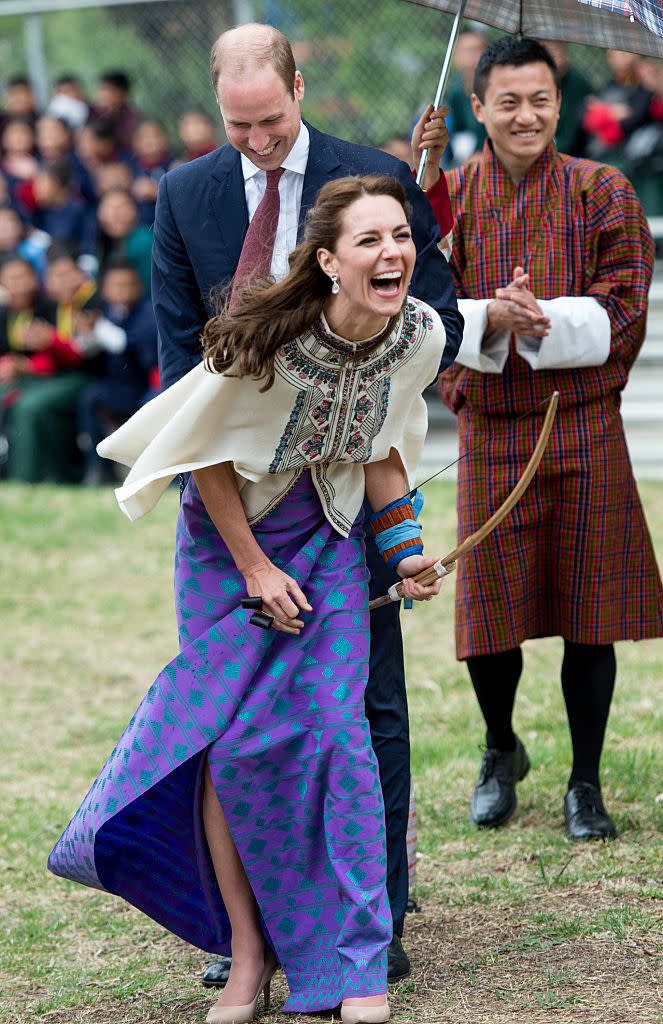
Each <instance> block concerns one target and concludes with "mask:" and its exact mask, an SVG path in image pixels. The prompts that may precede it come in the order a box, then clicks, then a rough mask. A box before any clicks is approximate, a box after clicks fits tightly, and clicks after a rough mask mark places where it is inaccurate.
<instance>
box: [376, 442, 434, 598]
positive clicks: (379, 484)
mask: <svg viewBox="0 0 663 1024" xmlns="http://www.w3.org/2000/svg"><path fill="white" fill-rule="evenodd" d="M364 476H365V479H366V497H367V498H368V501H369V504H370V505H371V508H372V509H373V510H374V511H375V512H378V511H379V510H380V509H383V508H384V507H385V505H389V504H391V502H392V501H397V500H398V498H402V497H403V496H404V495H406V494H407V493H408V490H409V485H408V480H407V476H406V474H405V468H404V466H403V463H402V462H401V457H400V455H399V454H398V452H397V451H396V449H395V448H392V449H391V451H390V452H389V457H388V458H387V459H383V460H382V461H380V462H367V463H366V464H365V465H364ZM436 561H437V558H426V557H425V556H424V555H408V556H407V557H406V558H402V559H401V561H400V562H399V563H398V565H397V567H396V572H397V573H398V575H399V576H400V577H401V578H402V579H403V580H404V582H403V596H404V597H410V598H414V600H415V601H428V600H429V599H430V598H431V597H433V596H434V595H435V594H438V593H439V592H440V587H441V585H442V579H441V578H440V579H438V580H436V581H435V583H431V584H430V585H429V586H425V587H424V586H422V585H421V584H420V583H416V582H415V581H414V580H413V579H410V577H412V576H416V575H417V573H419V572H421V571H422V569H429V568H430V566H431V565H434V564H435V562H436Z"/></svg>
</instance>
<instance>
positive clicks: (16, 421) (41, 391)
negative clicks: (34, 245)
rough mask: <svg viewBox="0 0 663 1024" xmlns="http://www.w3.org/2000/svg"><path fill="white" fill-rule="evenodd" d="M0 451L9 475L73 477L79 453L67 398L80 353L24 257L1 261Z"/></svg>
mask: <svg viewBox="0 0 663 1024" xmlns="http://www.w3.org/2000/svg"><path fill="white" fill-rule="evenodd" d="M0 289H1V291H2V295H3V296H4V300H3V304H2V305H0V434H1V435H2V440H1V441H0V453H2V458H3V461H4V464H5V473H6V476H7V477H8V479H10V480H16V481H21V482H23V483H41V482H43V481H50V482H55V483H73V482H76V481H77V480H78V479H79V478H80V475H79V465H80V457H79V455H78V451H77V448H76V444H75V437H76V429H75V418H74V416H73V402H72V397H74V396H76V395H77V394H78V391H79V390H80V387H81V384H82V383H83V382H84V378H83V377H81V375H80V373H79V369H80V366H81V364H82V361H83V360H82V357H81V355H80V353H79V352H78V351H77V349H76V347H75V346H74V344H73V341H72V339H71V338H66V337H63V336H61V335H60V334H59V333H58V331H57V328H56V318H57V308H56V304H55V303H54V302H53V301H52V300H50V299H47V298H45V297H44V296H43V295H42V294H41V293H40V290H39V279H38V277H37V275H36V273H35V271H34V269H33V268H32V266H31V265H30V263H28V262H27V260H24V259H22V258H21V257H19V256H10V257H8V258H7V259H6V260H5V262H4V263H3V264H2V266H0Z"/></svg>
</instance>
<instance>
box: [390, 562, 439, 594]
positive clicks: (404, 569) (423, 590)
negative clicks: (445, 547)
mask: <svg viewBox="0 0 663 1024" xmlns="http://www.w3.org/2000/svg"><path fill="white" fill-rule="evenodd" d="M436 562H437V558H425V557H424V556H423V555H408V556H407V558H403V559H401V561H400V562H399V563H398V565H397V566H396V572H397V573H398V575H399V576H400V577H401V579H402V580H403V597H409V598H412V599H413V600H414V601H430V599H431V597H435V595H436V594H439V593H440V587H441V586H442V577H441V576H438V577H436V579H435V581H434V582H433V583H429V584H428V585H427V586H423V585H422V584H421V583H417V582H416V581H415V580H413V579H411V577H412V576H416V575H417V574H418V573H420V572H421V571H422V570H423V569H430V567H431V566H432V565H435V563H436Z"/></svg>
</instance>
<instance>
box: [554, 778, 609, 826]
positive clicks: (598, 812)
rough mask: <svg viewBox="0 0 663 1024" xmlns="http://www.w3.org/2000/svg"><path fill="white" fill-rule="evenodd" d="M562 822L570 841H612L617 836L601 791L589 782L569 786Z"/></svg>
mask: <svg viewBox="0 0 663 1024" xmlns="http://www.w3.org/2000/svg"><path fill="white" fill-rule="evenodd" d="M564 821H565V822H566V830H567V832H568V833H569V835H570V836H571V839H614V838H615V837H616V835H617V829H616V828H615V823H614V821H613V820H612V818H611V817H610V815H609V814H608V812H607V811H606V809H605V804H604V803H603V800H602V798H601V790H600V789H598V787H597V786H593V785H592V784H591V782H574V783H573V785H572V786H569V788H568V790H567V793H566V796H565V797H564Z"/></svg>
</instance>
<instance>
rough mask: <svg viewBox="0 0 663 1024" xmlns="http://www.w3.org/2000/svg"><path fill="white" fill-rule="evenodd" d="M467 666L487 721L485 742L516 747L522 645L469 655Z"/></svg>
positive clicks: (505, 746) (490, 745)
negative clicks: (514, 724)
mask: <svg viewBox="0 0 663 1024" xmlns="http://www.w3.org/2000/svg"><path fill="white" fill-rule="evenodd" d="M467 667H468V670H469V673H470V678H471V679H472V685H473V686H474V692H475V693H476V695H477V700H478V701H479V707H480V708H481V711H482V713H483V717H484V719H485V721H486V746H487V747H494V748H496V749H497V750H515V749H516V737H515V736H514V733H513V728H512V725H511V717H512V715H513V704H514V701H515V699H516V690H517V688H518V680H519V679H520V673H521V672H522V670H523V656H522V652H521V650H520V647H514V648H513V650H511V651H501V652H500V653H499V654H481V655H478V656H477V657H474V658H468V659H467Z"/></svg>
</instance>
